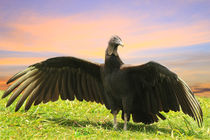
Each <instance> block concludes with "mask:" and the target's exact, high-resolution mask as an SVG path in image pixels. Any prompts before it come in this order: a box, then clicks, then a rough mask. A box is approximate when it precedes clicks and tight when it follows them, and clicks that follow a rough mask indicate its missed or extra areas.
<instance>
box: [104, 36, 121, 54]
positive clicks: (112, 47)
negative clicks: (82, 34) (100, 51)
mask: <svg viewBox="0 0 210 140" xmlns="http://www.w3.org/2000/svg"><path fill="white" fill-rule="evenodd" d="M118 46H124V44H123V42H122V40H121V38H120V37H119V36H117V35H114V36H112V37H111V39H110V40H109V44H108V48H107V54H108V55H112V54H114V55H115V56H117V55H118V54H117V47H118Z"/></svg>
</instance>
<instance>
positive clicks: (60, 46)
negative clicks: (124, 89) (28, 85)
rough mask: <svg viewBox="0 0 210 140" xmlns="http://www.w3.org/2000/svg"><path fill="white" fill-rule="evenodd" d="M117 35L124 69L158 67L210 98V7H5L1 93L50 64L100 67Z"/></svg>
mask: <svg viewBox="0 0 210 140" xmlns="http://www.w3.org/2000/svg"><path fill="white" fill-rule="evenodd" d="M112 35H119V36H120V37H121V38H122V40H123V42H124V44H125V47H123V48H119V50H118V51H119V54H120V57H121V58H122V60H123V61H124V63H129V64H135V65H138V64H142V63H146V62H148V61H156V62H158V63H161V64H163V65H164V66H166V67H168V68H169V69H170V70H172V71H173V72H175V73H177V74H178V75H179V76H180V77H181V78H182V79H184V80H185V81H186V82H187V83H188V84H189V85H190V87H191V88H192V89H193V91H194V92H195V93H203V94H205V95H210V1H209V0H185V1H183V0H176V1H172V0H144V1H140V0H138V1H137V0H133V1H129V0H106V1H104V0H91V1H81V0H59V1H57V0H45V1H43V0H36V1H29V0H21V1H18V0H0V89H5V88H6V84H5V81H6V80H8V78H9V77H11V76H12V75H13V74H15V73H16V72H18V71H21V70H23V69H24V68H26V67H27V66H29V65H31V64H34V63H37V62H40V61H43V60H45V59H47V58H50V57H56V56H74V57H79V58H82V59H88V60H90V61H93V62H98V63H103V62H104V53H105V49H106V47H107V42H108V40H109V39H110V37H111V36H112Z"/></svg>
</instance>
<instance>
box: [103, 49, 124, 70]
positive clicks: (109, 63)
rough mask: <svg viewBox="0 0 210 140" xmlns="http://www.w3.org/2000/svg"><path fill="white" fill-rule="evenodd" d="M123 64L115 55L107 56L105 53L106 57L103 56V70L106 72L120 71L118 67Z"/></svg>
mask: <svg viewBox="0 0 210 140" xmlns="http://www.w3.org/2000/svg"><path fill="white" fill-rule="evenodd" d="M122 64H123V62H122V60H121V59H120V57H119V56H118V55H117V56H116V55H115V54H111V55H109V54H108V53H107V52H106V55H105V65H104V66H105V69H106V70H107V71H108V72H112V71H115V70H119V69H120V66H121V65H122Z"/></svg>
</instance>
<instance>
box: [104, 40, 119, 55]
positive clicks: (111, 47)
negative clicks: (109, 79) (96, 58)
mask: <svg viewBox="0 0 210 140" xmlns="http://www.w3.org/2000/svg"><path fill="white" fill-rule="evenodd" d="M117 49H118V45H117V44H110V43H109V45H108V47H107V49H106V55H110V56H111V55H112V54H113V55H115V56H118V53H117Z"/></svg>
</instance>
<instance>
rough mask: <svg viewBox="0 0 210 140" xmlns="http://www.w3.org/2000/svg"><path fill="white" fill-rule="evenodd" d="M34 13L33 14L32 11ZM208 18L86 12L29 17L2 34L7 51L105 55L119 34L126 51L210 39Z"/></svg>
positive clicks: (186, 43)
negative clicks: (163, 19)
mask: <svg viewBox="0 0 210 140" xmlns="http://www.w3.org/2000/svg"><path fill="white" fill-rule="evenodd" d="M32 15H33V14H32ZM209 24H210V23H209V22H208V21H200V22H197V23H192V24H189V25H186V24H185V25H182V24H179V23H174V24H165V25H154V24H151V23H146V22H144V21H143V20H139V21H137V19H134V18H133V17H126V16H122V15H121V16H119V15H118V16H116V15H104V16H102V17H99V18H94V19H88V18H87V17H86V15H75V16H69V17H56V18H51V17H39V16H34V15H33V16H31V17H29V16H25V17H21V18H20V19H19V20H17V21H14V22H13V23H8V25H7V26H9V27H10V28H12V29H13V30H12V31H10V32H8V33H7V34H5V36H2V37H1V41H0V46H1V49H5V50H16V51H17V50H18V51H54V52H60V53H68V54H69V55H74V56H79V57H91V56H94V57H95V58H99V57H100V58H103V56H104V49H105V48H106V46H107V40H108V39H109V37H110V36H111V35H112V34H118V35H120V36H121V37H122V39H123V40H124V42H125V44H126V46H129V47H127V48H126V47H125V48H124V49H123V50H122V52H130V51H135V50H136V49H140V48H141V49H142V48H159V47H174V46H177V47H179V46H187V45H192V44H200V43H205V42H210V37H209V35H210V29H209V28H210V27H209Z"/></svg>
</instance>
